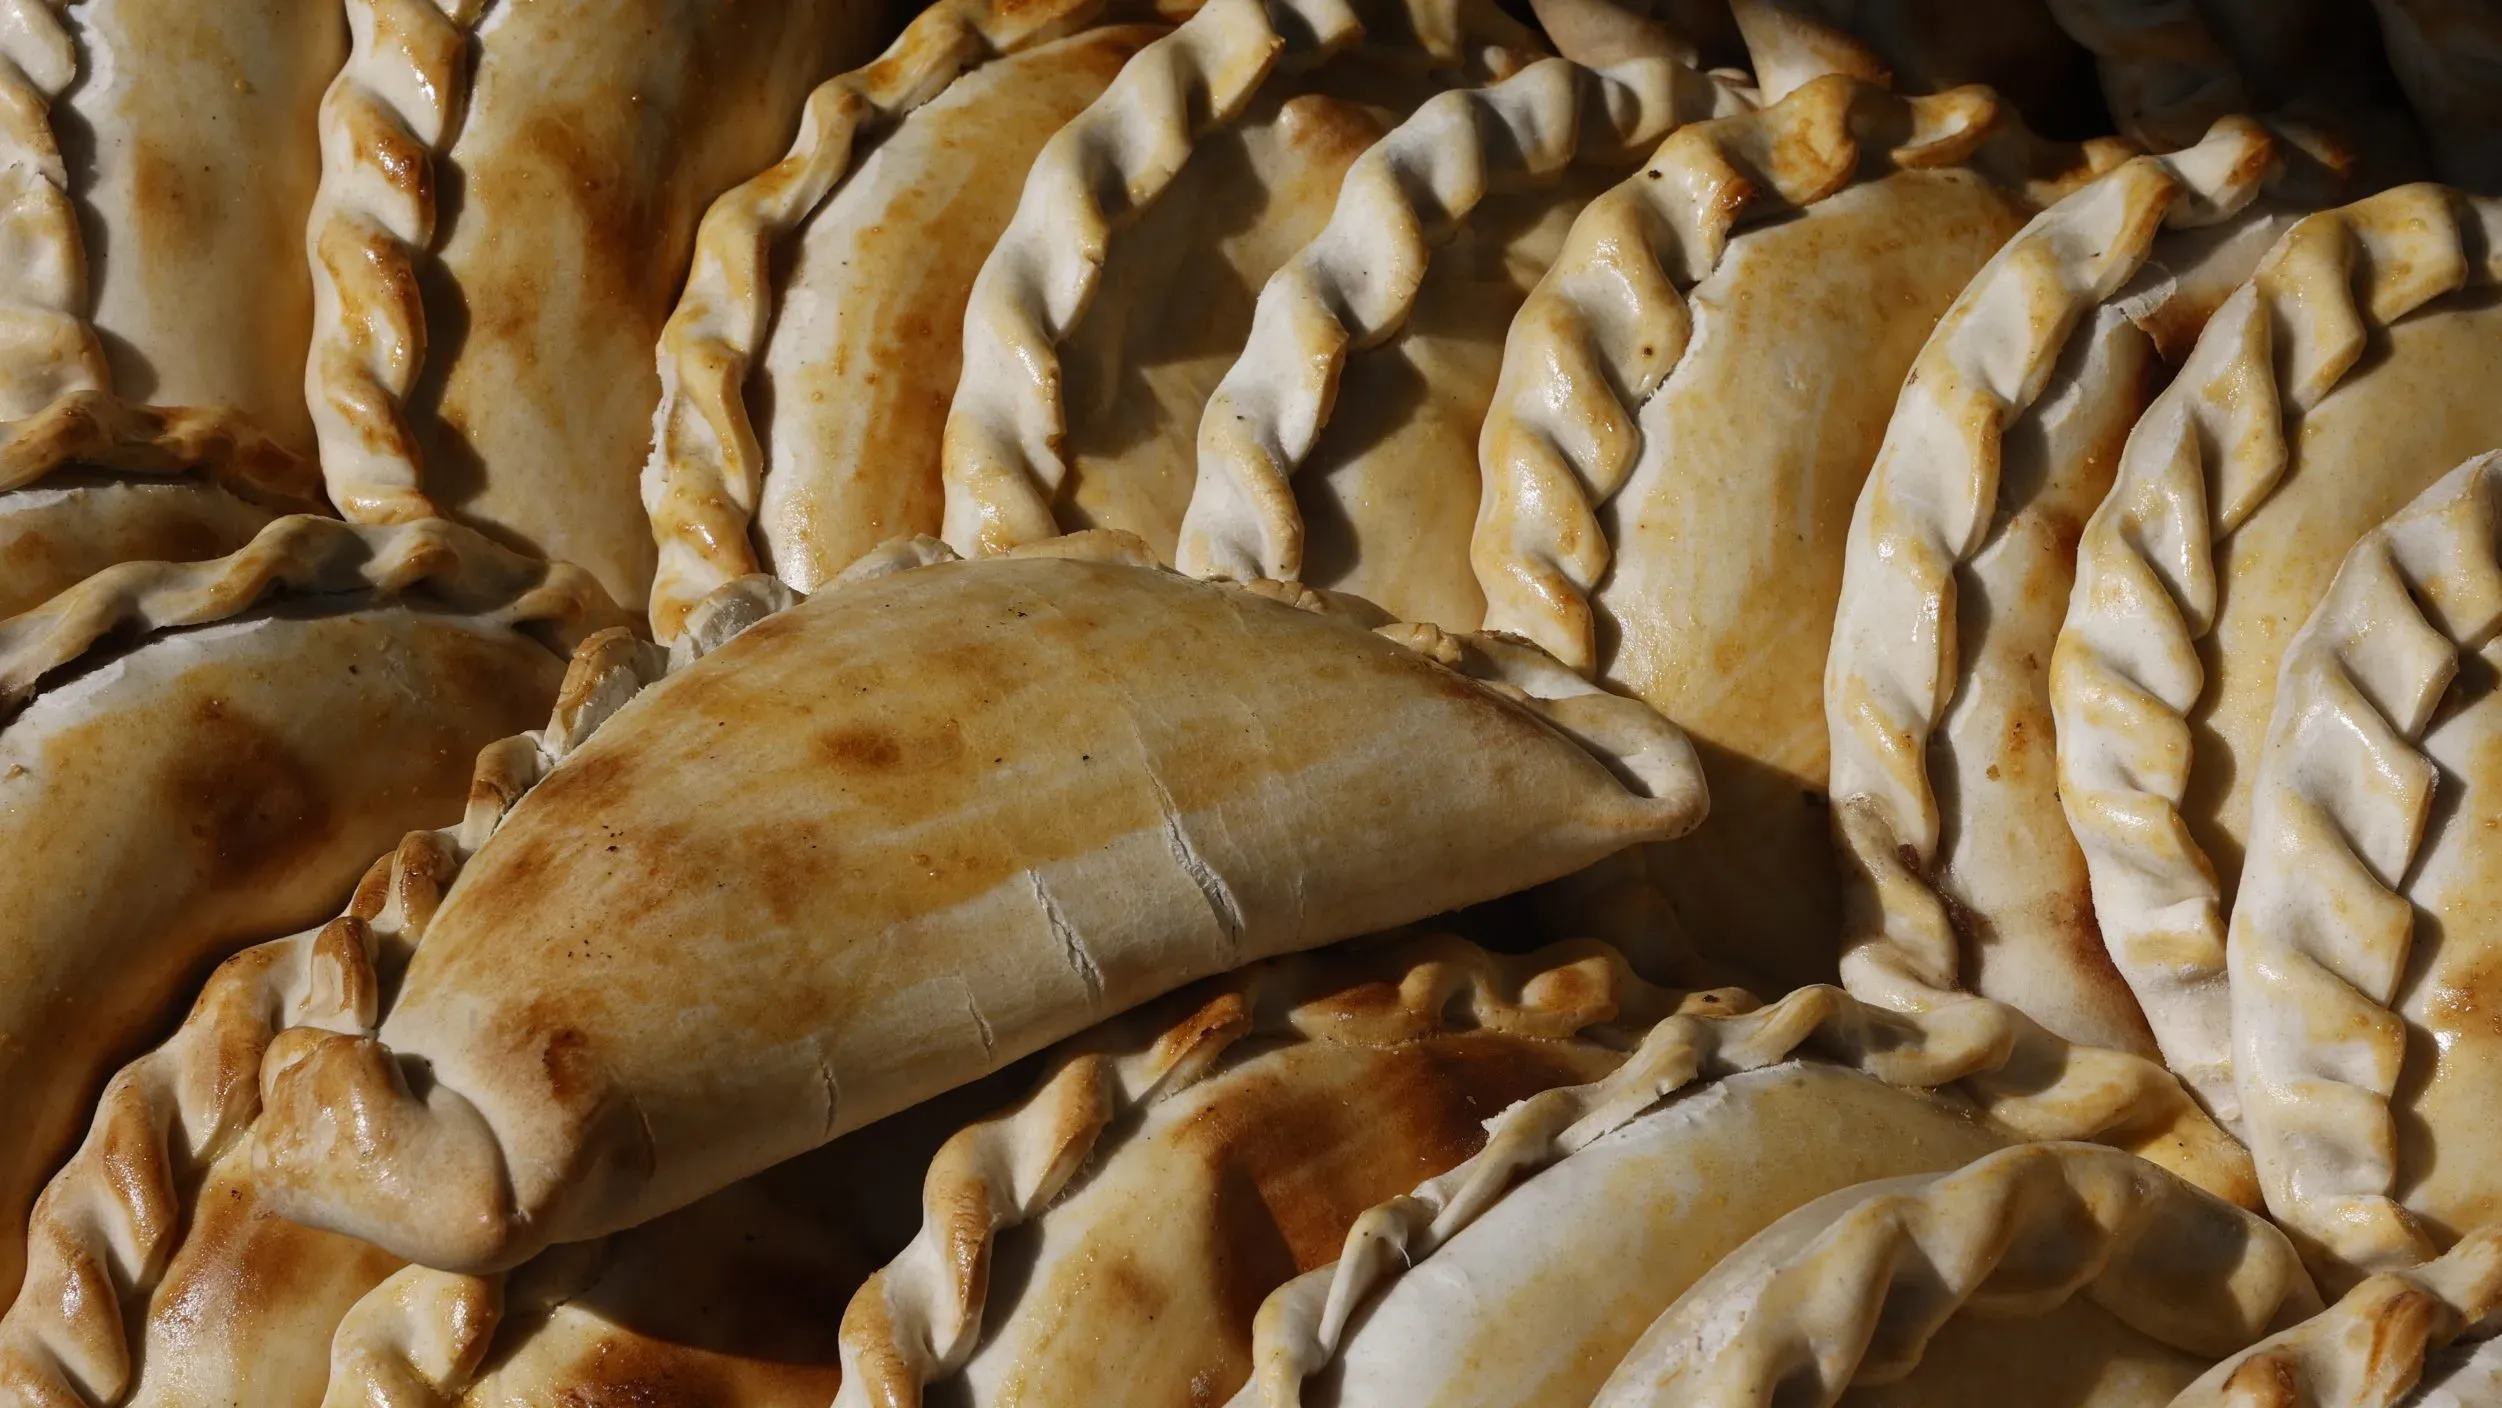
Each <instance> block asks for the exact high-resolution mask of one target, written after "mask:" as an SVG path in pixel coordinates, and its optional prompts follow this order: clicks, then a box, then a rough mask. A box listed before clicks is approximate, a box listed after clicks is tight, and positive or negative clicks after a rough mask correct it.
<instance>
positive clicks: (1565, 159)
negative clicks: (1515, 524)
mask: <svg viewBox="0 0 2502 1408" xmlns="http://www.w3.org/2000/svg"><path fill="white" fill-rule="evenodd" d="M1745 106H1747V105H1746V104H1745V102H1744V100H1743V99H1741V98H1739V97H1738V96H1737V95H1736V94H1735V93H1733V92H1732V91H1731V90H1730V89H1729V88H1728V87H1726V86H1725V85H1722V84H1720V83H1717V82H1715V81H1714V80H1712V79H1710V78H1708V77H1706V76H1704V75H1702V74H1700V73H1697V72H1695V71H1694V70H1692V69H1690V68H1686V67H1684V66H1683V65H1681V64H1677V63H1675V62H1673V61H1670V60H1666V59H1637V60H1634V61H1632V62H1630V63H1627V64H1624V65H1622V66H1620V67H1618V68H1615V69H1587V68H1583V67H1581V66H1579V65H1577V64H1575V63H1573V62H1571V61H1570V60H1567V59H1546V60H1541V61H1539V62H1537V63H1534V64H1531V65H1530V66H1529V67H1528V68H1526V69H1523V70H1522V71H1521V72H1519V73H1518V74H1515V75H1513V76H1512V77H1510V78H1507V79H1504V80H1503V81H1502V82H1499V83H1496V84H1494V85H1492V86H1490V87H1486V88H1469V89H1458V90H1454V91H1452V92H1448V93H1443V94H1440V95H1438V96H1436V97H1434V98H1432V99H1429V100H1428V101H1427V102H1426V103H1425V105H1424V106H1423V107H1421V108H1419V109H1417V111H1416V113H1415V114H1414V115H1413V116H1411V117H1410V118H1409V119H1408V120H1407V121H1406V122H1403V123H1401V124H1400V125H1399V126H1398V127H1397V128H1396V129H1394V130H1393V131H1392V132H1391V133H1390V134H1389V135H1388V136H1386V137H1384V138H1382V140H1381V141H1379V142H1377V143H1375V144H1374V145H1373V146H1372V147H1371V148H1370V149H1369V150H1367V151H1366V152H1365V153H1364V155H1362V156H1361V157H1358V158H1357V159H1356V162H1355V164H1354V165H1353V166H1351V167H1350V168H1348V171H1347V176H1346V180H1345V182H1344V183H1343V184H1342V185H1341V186H1340V187H1339V191H1338V201H1337V206H1336V208H1335V209H1334V210H1333V211H1332V212H1331V214H1330V217H1329V223H1328V225H1327V226H1325V227H1324V228H1323V229H1322V230H1321V233H1320V234H1319V236H1318V237H1317V238H1315V239H1314V240H1313V241H1312V243H1310V244H1308V245H1306V246H1304V248H1303V249H1302V250H1301V251H1300V252H1298V253H1297V254H1296V255H1295V256H1294V257H1293V258H1292V259H1290V260H1288V261H1287V263H1286V266H1285V267H1284V268H1282V269H1280V270H1278V271H1277V272H1276V273H1275V274H1274V275H1272V276H1271V277H1270V279H1269V281H1268V284H1267V286H1266V287H1264V288H1262V289H1261V291H1260V301H1259V306H1258V309H1257V311H1256V312H1255V314H1254V315H1253V318H1252V323H1251V332H1250V336H1249V338H1248V339H1247V341H1246V342H1245V344H1244V346H1243V350H1242V354H1241V356H1240V357H1239V358H1238V359H1237V360H1236V361H1235V363H1234V365H1233V367H1232V369H1231V370H1229V371H1227V372H1226V374H1225V377H1224V380H1223V381H1221V382H1219V383H1218V384H1217V388H1216V392H1215V394H1214V395H1212V396H1210V397H1209V398H1208V403H1207V409H1206V411H1205V412H1204V413H1203V414H1202V416H1201V417H1200V420H1199V457H1198V466H1199V470H1198V486H1197V488H1196V489H1195V490H1194V492H1193V493H1192V495H1191V499H1190V506H1189V509H1188V511H1187V512H1186V513H1185V514H1184V516H1183V518H1182V524H1181V538H1180V542H1179V544H1178V546H1177V547H1176V549H1175V552H1174V565H1175V566H1177V567H1179V568H1180V569H1181V570H1182V571H1184V572H1187V573H1190V574H1191V575H1192V576H1197V577H1224V578H1229V579H1232V580H1237V581H1249V580H1257V579H1259V578H1264V577H1265V578H1278V579H1299V578H1301V577H1302V576H1303V575H1304V571H1305V553H1304V548H1305V529H1304V514H1303V510H1302V508H1301V506H1300V505H1299V504H1298V503H1297V501H1296V494H1295V490H1294V486H1293V484H1292V483H1291V480H1292V478H1293V476H1294V474H1295V473H1296V471H1297V470H1298V469H1300V468H1302V466H1303V464H1304V462H1305V460H1306V459H1308V458H1309V457H1310V456H1311V455H1312V453H1313V451H1314V449H1315V447H1316V446H1317V445H1318V443H1319V442H1320V440H1321V437H1322V432H1323V430H1324V428H1325V427H1326V426H1328V425H1329V424H1330V422H1331V417H1332V415H1333V413H1334V412H1335V410H1336V409H1337V404H1338V392H1339V387H1340V380H1341V377H1342V376H1343V375H1344V374H1345V372H1346V368H1347V363H1348V359H1349V358H1350V357H1352V356H1354V355H1355V354H1358V353H1362V352H1366V351H1370V350H1373V349H1375V348H1377V347H1380V346H1381V345H1382V344H1384V343H1385V342H1388V341H1389V340H1390V339H1391V338H1392V337H1393V336H1394V335H1395V334H1397V333H1398V332H1399V331H1400V330H1401V328H1402V327H1403V326H1404V325H1405V324H1407V322H1408V319H1409V316H1410V315H1411V314H1412V313H1413V312H1414V311H1415V309H1416V305H1417V301H1418V298H1419V296H1420V295H1421V294H1422V293H1423V291H1424V287H1425V280H1426V271H1427V266H1428V264H1429V263H1430V262H1431V261H1432V258H1433V252H1434V250H1435V249H1436V248H1437V247H1439V246H1442V245H1444V244H1447V243H1449V242H1450V240H1451V239H1452V238H1453V237H1455V236H1457V235H1458V234H1460V233H1461V231H1462V230H1463V229H1464V228H1465V227H1466V226H1467V224H1468V222H1469V221H1470V219H1471V217H1472V216H1473V215H1475V214H1476V212H1477V209H1478V207H1479V205H1480V203H1482V202H1484V201H1485V200H1486V199H1487V198H1488V197H1489V196H1490V195H1494V194H1497V193H1500V192H1504V191H1507V190H1515V189H1520V188H1524V187H1528V186H1531V185H1533V184H1540V185H1542V184H1547V183H1551V182H1554V181H1555V180H1557V179H1558V178H1559V177H1561V176H1562V175H1563V174H1564V172H1565V169H1566V168H1567V167H1568V166H1570V165H1572V164H1573V163H1576V162H1581V163H1588V164H1591V165H1599V166H1604V165H1606V164H1609V163H1615V164H1625V163H1627V162H1628V161H1629V151H1628V149H1630V148H1635V147H1639V146H1647V145H1648V144H1649V143H1651V142H1654V141H1656V140H1658V138H1659V137H1660V136H1661V135H1662V134H1663V133H1665V132H1666V131H1668V130H1669V129H1670V128H1673V127H1675V126H1677V125H1679V124H1681V123H1685V122H1692V121H1697V120H1700V119H1703V118H1708V117H1713V116H1719V115H1723V114H1726V113H1729V112H1734V111H1740V110H1742V109H1743V108H1744V107H1745ZM1578 194H1579V193H1578V192H1573V193H1572V195H1573V196H1577V195H1578ZM1568 198H1570V197H1568ZM1576 203H1577V202H1576ZM1490 389H1491V388H1488V390H1490ZM1464 394H1465V392H1464V391H1461V390H1459V389H1458V388H1454V387H1451V386H1449V385H1447V384H1440V385H1436V386H1435V387H1434V388H1433V396H1434V397H1435V398H1436V399H1437V400H1439V399H1442V398H1450V397H1454V396H1458V395H1464ZM1420 413H1422V408H1421V407H1420ZM1409 468H1410V469H1411V470H1412V471H1414V472H1412V473H1409V474H1406V475H1401V476H1399V477H1397V478H1395V479H1393V480H1391V481H1390V482H1388V483H1385V484H1382V485H1380V486H1378V495H1379V496H1380V497H1387V498H1394V499H1396V500H1397V501H1398V502H1399V503H1400V505H1401V509H1400V512H1401V513H1402V514H1408V515H1414V514H1419V513H1420V512H1421V510H1420V509H1419V507H1418V506H1417V505H1416V503H1415V500H1416V499H1417V498H1418V497H1419V496H1423V497H1428V498H1430V497H1434V496H1435V492H1436V487H1437V486H1435V485H1433V484H1431V483H1426V482H1416V481H1417V480H1419V479H1420V478H1422V475H1423V473H1424V472H1426V471H1428V470H1429V468H1430V462H1429V461H1422V460H1420V462H1418V463H1415V464H1413V465H1410V466H1409ZM1476 488H1477V486H1476V482H1475V475H1474V474H1473V473H1470V474H1468V475H1467V476H1466V483H1465V484H1464V485H1461V484H1454V485H1453V486H1451V492H1452V493H1454V494H1456V495H1459V496H1461V497H1464V498H1465V500H1466V501H1467V504H1468V507H1469V516H1470V517H1473V516H1474V515H1473V510H1474V505H1475V501H1476V497H1477V493H1476ZM1374 497H1376V495H1368V494H1363V493H1360V492H1359V493H1358V494H1357V495H1356V499H1357V501H1358V503H1367V502H1369V501H1370V500H1371V499H1372V498H1374ZM1380 526H1381V528H1382V529H1383V530H1384V531H1382V532H1380V533H1379V534H1376V533H1374V532H1371V531H1368V529H1367V527H1366V526H1365V525H1361V524H1357V525H1351V526H1350V527H1349V529H1348V530H1347V531H1348V532H1350V533H1351V534H1352V536H1353V537H1354V539H1355V541H1356V543H1357V544H1358V545H1359V548H1358V550H1359V552H1360V553H1363V554H1366V555H1369V554H1370V553H1371V552H1372V551H1374V550H1375V548H1374V541H1375V539H1376V537H1378V538H1381V539H1386V540H1389V541H1383V542H1381V543H1380V544H1379V547H1378V550H1379V551H1381V552H1385V553H1396V552H1398V551H1399V550H1400V548H1401V544H1400V543H1399V542H1397V541H1396V540H1397V538H1399V537H1400V536H1402V535H1399V534H1396V533H1393V532H1390V531H1388V529H1389V527H1390V523H1389V522H1388V520H1387V519H1385V520H1384V522H1383V523H1382V524H1381V525H1380ZM1407 536H1413V535H1412V533H1411V534H1410V535H1407ZM1451 555H1452V557H1453V558H1454V559H1455V560H1454V561H1453V562H1452V563H1450V564H1449V566H1448V568H1447V570H1446V571H1445V572H1443V573H1441V574H1438V575H1439V576H1454V575H1455V576H1457V577H1458V578H1460V580H1461V581H1462V582H1463V583H1464V584H1465V587H1464V590H1467V591H1468V592H1469V593H1470V594H1471V595H1473V593H1474V583H1473V582H1469V581H1468V580H1467V573H1468V566H1467V561H1466V542H1465V530H1464V529H1463V530H1462V536H1461V539H1460V541H1459V542H1458V543H1456V544H1454V545H1453V548H1452V553H1451ZM1435 575H1436V574H1431V573H1430V572H1428V573H1427V576H1428V578H1429V579H1430V578H1433V577H1434V576H1435ZM1323 584H1324V585H1331V586H1337V585H1352V586H1353V587H1354V589H1355V590H1357V592H1358V593H1359V594H1360V595H1363V596H1365V597H1366V598H1368V599H1370V600H1373V601H1377V602H1380V603H1381V604H1382V605H1383V606H1384V607H1385V608H1387V609H1389V610H1390V611H1392V612H1393V613H1394V614H1398V615H1403V616H1406V617H1409V618H1410V619H1417V620H1431V621H1434V622H1435V623H1436V624H1439V625H1444V626H1448V627H1451V628H1453V629H1459V630H1471V629H1474V628H1475V627H1476V625H1477V620H1476V616H1477V615H1478V614H1479V613H1478V612H1477V611H1474V610H1469V609H1466V608H1464V607H1462V608H1451V607H1445V608H1444V609H1442V610H1437V611H1427V612H1418V611H1416V610H1415V609H1414V604H1415V600H1416V598H1418V597H1419V596H1423V597H1425V598H1427V599H1429V600H1431V601H1433V602H1434V604H1436V605H1437V606H1441V605H1443V603H1446V602H1448V601H1450V599H1451V598H1452V596H1453V595H1454V594H1453V593H1451V592H1450V591H1448V590H1447V589H1445V590H1443V591H1440V592H1435V591H1432V590H1430V587H1429V586H1428V585H1427V583H1425V582H1411V581H1410V580H1409V579H1407V578H1406V577H1405V576H1404V575H1403V574H1401V573H1399V572H1398V570H1397V569H1396V568H1393V569H1391V570H1390V571H1389V572H1387V573H1383V572H1382V571H1380V570H1379V569H1374V570H1373V571H1372V572H1370V573H1368V574H1367V576H1366V578H1365V580H1363V581H1361V582H1358V583H1352V584H1349V583H1342V582H1340V581H1336V580H1326V579H1325V580H1324V581H1323ZM1386 587H1396V588H1401V589H1399V590H1385V589H1384V588H1386Z"/></svg>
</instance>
